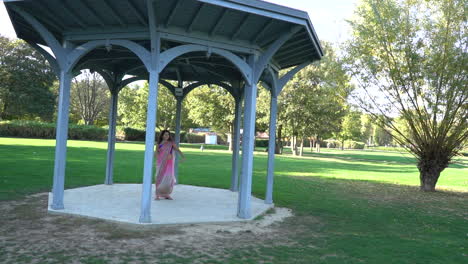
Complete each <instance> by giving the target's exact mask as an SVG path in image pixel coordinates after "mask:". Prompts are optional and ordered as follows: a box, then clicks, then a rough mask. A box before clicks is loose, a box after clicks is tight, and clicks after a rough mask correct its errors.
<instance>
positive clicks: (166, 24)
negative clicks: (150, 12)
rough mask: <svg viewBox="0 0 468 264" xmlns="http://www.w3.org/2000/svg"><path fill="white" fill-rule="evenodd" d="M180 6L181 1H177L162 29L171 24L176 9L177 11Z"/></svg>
mask: <svg viewBox="0 0 468 264" xmlns="http://www.w3.org/2000/svg"><path fill="white" fill-rule="evenodd" d="M181 4H182V1H181V0H177V1H176V3H175V4H174V6H173V7H172V10H171V13H169V16H168V17H167V20H166V23H165V24H164V27H166V28H167V27H168V26H169V25H170V24H171V21H172V19H173V18H174V15H175V14H176V12H177V9H179V7H180V5H181Z"/></svg>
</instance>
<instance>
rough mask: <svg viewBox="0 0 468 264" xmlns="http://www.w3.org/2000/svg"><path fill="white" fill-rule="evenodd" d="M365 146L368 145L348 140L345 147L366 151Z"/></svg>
mask: <svg viewBox="0 0 468 264" xmlns="http://www.w3.org/2000/svg"><path fill="white" fill-rule="evenodd" d="M365 145H366V144H365V143H364V142H357V141H352V140H348V141H345V144H344V147H345V148H347V149H364V146H365Z"/></svg>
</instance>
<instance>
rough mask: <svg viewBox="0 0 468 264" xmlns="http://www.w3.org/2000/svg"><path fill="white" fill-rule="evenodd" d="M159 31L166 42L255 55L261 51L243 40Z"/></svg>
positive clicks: (174, 29)
mask: <svg viewBox="0 0 468 264" xmlns="http://www.w3.org/2000/svg"><path fill="white" fill-rule="evenodd" d="M158 31H159V32H161V38H163V39H166V40H170V41H177V42H182V43H191V44H197V45H204V46H210V47H213V48H219V49H225V50H230V51H232V52H240V53H243V54H253V53H255V51H257V50H259V49H260V47H259V46H257V45H252V44H251V43H250V42H246V41H241V40H231V41H227V40H226V39H224V38H220V37H218V36H213V37H210V36H209V35H208V34H202V33H198V32H196V31H192V32H190V33H187V32H186V31H185V30H182V29H177V28H170V29H166V28H164V27H158Z"/></svg>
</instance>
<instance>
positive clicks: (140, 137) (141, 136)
mask: <svg viewBox="0 0 468 264" xmlns="http://www.w3.org/2000/svg"><path fill="white" fill-rule="evenodd" d="M123 133H124V140H127V141H145V139H146V131H145V130H140V129H135V128H131V127H124V128H123ZM156 138H157V136H156Z"/></svg>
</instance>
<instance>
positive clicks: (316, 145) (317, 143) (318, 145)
mask: <svg viewBox="0 0 468 264" xmlns="http://www.w3.org/2000/svg"><path fill="white" fill-rule="evenodd" d="M315 151H316V152H317V153H320V138H319V136H317V138H316V140H315Z"/></svg>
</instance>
